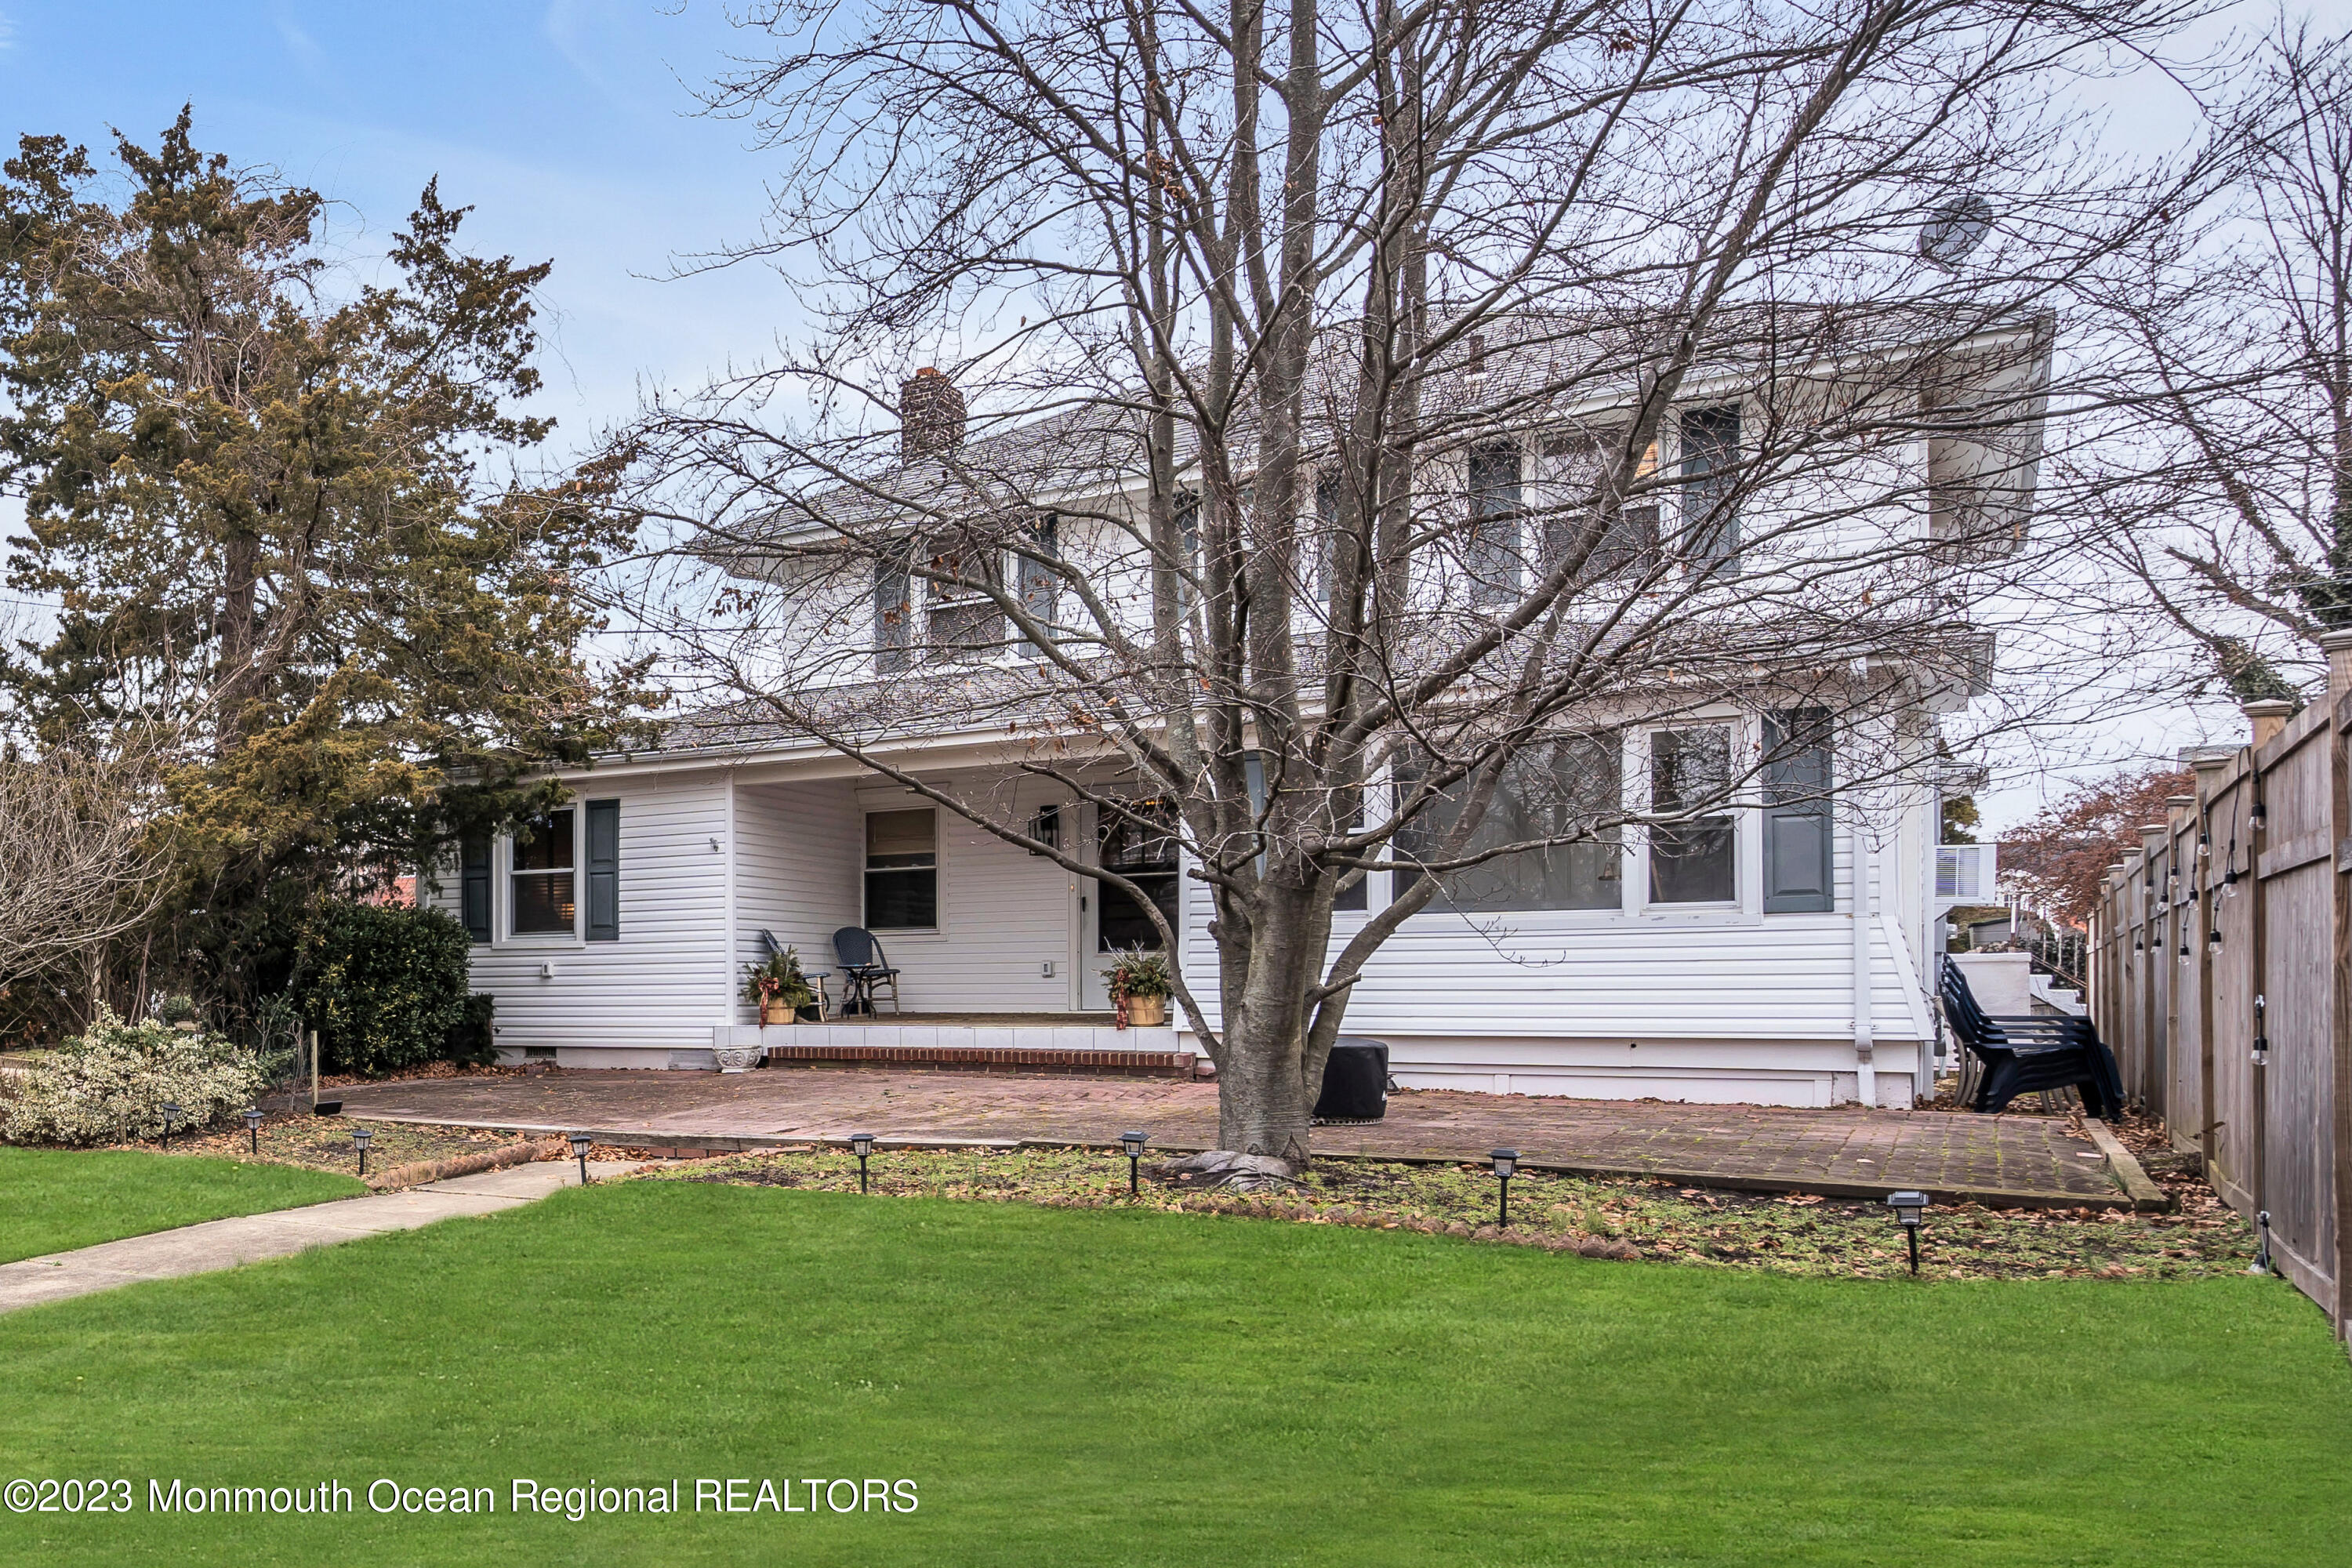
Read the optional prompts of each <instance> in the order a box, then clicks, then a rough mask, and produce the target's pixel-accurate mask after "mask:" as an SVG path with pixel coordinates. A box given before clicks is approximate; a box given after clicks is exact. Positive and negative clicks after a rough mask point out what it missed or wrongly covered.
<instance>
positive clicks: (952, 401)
mask: <svg viewBox="0 0 2352 1568" xmlns="http://www.w3.org/2000/svg"><path fill="white" fill-rule="evenodd" d="M961 445H963V394H962V393H961V392H958V391H957V390H956V388H955V383H954V382H952V381H950V380H949V379H948V378H947V377H946V376H944V375H941V374H940V373H939V372H938V371H936V370H934V369H932V368H931V367H930V366H929V365H925V366H924V367H923V368H922V369H920V370H919V371H917V372H916V373H915V374H913V375H912V376H910V377H908V379H907V380H905V381H903V382H901V383H899V384H898V459H899V461H901V462H906V463H911V462H913V461H914V460H915V459H916V458H928V457H930V456H932V455H933V454H934V453H939V452H951V451H953V450H955V448H956V447H960V446H961Z"/></svg>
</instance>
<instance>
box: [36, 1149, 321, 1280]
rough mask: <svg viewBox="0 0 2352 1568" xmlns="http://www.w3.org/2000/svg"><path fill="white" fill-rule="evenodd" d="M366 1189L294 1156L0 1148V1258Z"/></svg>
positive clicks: (87, 1244) (85, 1244) (315, 1201)
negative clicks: (257, 1160)
mask: <svg viewBox="0 0 2352 1568" xmlns="http://www.w3.org/2000/svg"><path fill="white" fill-rule="evenodd" d="M365 1191H367V1188H366V1187H364V1186H363V1185H362V1184H360V1183H358V1182H356V1181H354V1180H352V1178H351V1177H349V1176H337V1175H331V1174H329V1173H326V1172H323V1171H308V1170H303V1169H301V1168H299V1167H298V1166H293V1165H266V1164H250V1165H248V1164H246V1163H243V1162H241V1161H236V1160H205V1159H195V1158H192V1157H188V1156H184V1155H178V1154H147V1153H142V1152H137V1151H135V1150H121V1149H104V1150H87V1151H83V1150H62V1149H10V1148H5V1147H0V1263H13V1262H15V1261H16V1259H18V1258H37V1257H39V1256H40V1255H41V1254H42V1253H45V1252H64V1251H67V1250H68V1249H70V1248H73V1247H90V1246H94V1245H95V1244H97V1243H99V1242H101V1241H112V1240H114V1239H116V1238H117V1237H125V1236H144V1235H146V1234H147V1233H148V1232H149V1231H152V1230H169V1229H171V1228H172V1227H173V1226H182V1225H194V1224H196V1223H197V1222H198V1221H200V1220H207V1219H226V1217H227V1216H229V1215H239V1214H260V1213H262V1212H263V1211H264V1210H267V1209H284V1208H292V1207H293V1206H295V1205H297V1204H320V1203H325V1202H326V1201H327V1200H328V1199H330V1198H342V1197H349V1196H351V1195H352V1194H354V1193H363V1192H365Z"/></svg>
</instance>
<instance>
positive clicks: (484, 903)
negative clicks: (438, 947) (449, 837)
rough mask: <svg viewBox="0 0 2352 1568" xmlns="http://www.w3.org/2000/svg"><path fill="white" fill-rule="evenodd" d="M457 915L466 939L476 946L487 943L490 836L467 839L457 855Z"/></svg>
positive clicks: (479, 835) (481, 834)
mask: <svg viewBox="0 0 2352 1568" xmlns="http://www.w3.org/2000/svg"><path fill="white" fill-rule="evenodd" d="M457 911H458V918H459V919H460V920H462V921H465V924H466V935H467V937H469V938H471V939H472V940H473V941H475V942H488V941H489V940H490V836H489V835H488V834H487V833H472V834H468V835H467V836H466V839H465V842H464V843H463V844H462V845H461V846H460V847H459V849H458V854H457Z"/></svg>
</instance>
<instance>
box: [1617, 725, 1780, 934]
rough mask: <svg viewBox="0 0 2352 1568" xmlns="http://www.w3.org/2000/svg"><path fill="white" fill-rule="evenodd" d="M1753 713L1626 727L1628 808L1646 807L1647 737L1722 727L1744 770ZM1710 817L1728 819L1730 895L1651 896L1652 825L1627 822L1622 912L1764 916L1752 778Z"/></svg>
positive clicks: (1750, 751)
mask: <svg viewBox="0 0 2352 1568" xmlns="http://www.w3.org/2000/svg"><path fill="white" fill-rule="evenodd" d="M1757 723H1758V721H1757V718H1756V716H1755V715H1753V714H1751V713H1747V712H1743V711H1739V710H1731V709H1725V710H1707V709H1701V710H1698V711H1697V712H1695V713H1691V714H1688V715H1686V716H1685V717H1682V718H1678V719H1675V720H1671V721H1664V722H1659V723H1645V724H1640V725H1633V726H1629V727H1628V728H1627V731H1626V737H1627V744H1628V745H1629V746H1631V747H1633V754H1632V755H1631V756H1629V757H1627V759H1626V766H1625V773H1624V777H1625V788H1626V800H1625V804H1626V808H1627V809H1628V810H1629V811H1633V812H1645V811H1648V810H1649V809H1650V758H1651V755H1652V747H1653V744H1654V742H1652V741H1651V739H1650V737H1651V736H1653V735H1655V734H1658V733H1660V732H1661V731H1667V730H1697V729H1704V728H1706V727H1709V726H1721V727H1723V728H1727V729H1728V730H1729V731H1731V759H1732V765H1733V767H1734V768H1735V769H1737V770H1739V771H1742V772H1747V771H1751V770H1749V769H1748V767H1747V766H1746V764H1747V763H1748V759H1750V758H1752V757H1753V756H1754V755H1755V752H1756V746H1757V733H1756V731H1757ZM1709 815H1711V816H1728V817H1729V818H1731V892H1732V896H1731V897H1730V898H1728V899H1715V900H1708V901H1706V902H1705V903H1665V902H1662V901H1657V900H1652V899H1651V897H1650V831H1651V830H1650V827H1649V825H1648V824H1646V823H1642V824H1633V823H1628V824H1627V825H1626V828H1627V831H1626V836H1625V837H1626V862H1627V863H1626V868H1625V912H1626V913H1628V914H1631V915H1638V916H1641V917H1643V918H1644V919H1647V920H1650V921H1662V922H1664V921H1674V922H1681V923H1689V924H1711V925H1722V924H1740V925H1745V924H1749V923H1752V922H1754V921H1761V920H1762V919H1763V915H1764V896H1763V890H1762V889H1763V884H1764V859H1763V853H1764V851H1763V837H1764V833H1763V810H1762V803H1761V799H1760V797H1759V795H1758V793H1757V787H1756V781H1755V780H1754V779H1749V780H1747V781H1746V782H1744V783H1742V784H1740V785H1739V787H1738V788H1737V789H1735V790H1734V791H1732V794H1731V798H1730V800H1728V801H1727V802H1726V803H1725V804H1724V806H1723V809H1722V810H1721V811H1719V812H1714V813H1710V814H1709Z"/></svg>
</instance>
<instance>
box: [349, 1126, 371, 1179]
mask: <svg viewBox="0 0 2352 1568" xmlns="http://www.w3.org/2000/svg"><path fill="white" fill-rule="evenodd" d="M373 1142H375V1129H374V1128H373V1127H354V1128H352V1148H354V1149H356V1150H358V1151H359V1152H360V1174H361V1175H362V1176H364V1175H366V1174H367V1152H368V1145H369V1144H371V1143H373Z"/></svg>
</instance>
